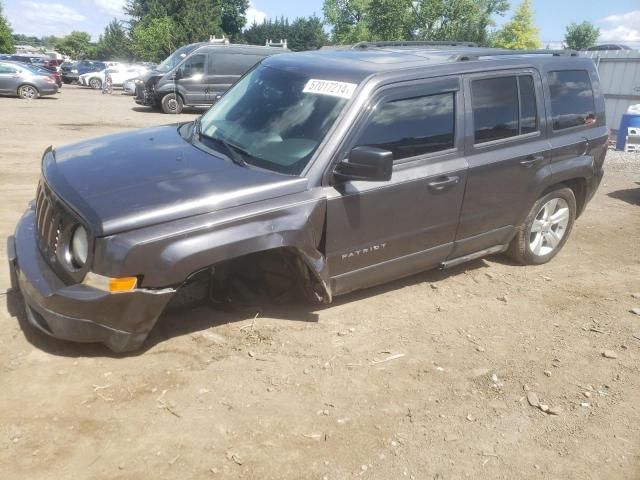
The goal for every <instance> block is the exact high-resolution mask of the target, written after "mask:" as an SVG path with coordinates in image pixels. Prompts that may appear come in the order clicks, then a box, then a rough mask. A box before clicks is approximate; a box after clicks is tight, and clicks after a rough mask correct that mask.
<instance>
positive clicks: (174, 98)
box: [161, 93, 183, 114]
mask: <svg viewBox="0 0 640 480" xmlns="http://www.w3.org/2000/svg"><path fill="white" fill-rule="evenodd" d="M161 104H162V111H163V112H164V113H173V114H178V113H180V112H182V107H183V103H182V97H181V96H180V95H176V94H175V93H168V94H166V95H165V96H164V97H162V102H161Z"/></svg>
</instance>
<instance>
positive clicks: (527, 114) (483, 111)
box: [471, 75, 538, 144]
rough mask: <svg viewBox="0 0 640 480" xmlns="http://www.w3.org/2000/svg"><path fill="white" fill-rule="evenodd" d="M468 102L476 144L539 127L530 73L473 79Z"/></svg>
mask: <svg viewBox="0 0 640 480" xmlns="http://www.w3.org/2000/svg"><path fill="white" fill-rule="evenodd" d="M471 104H472V108H473V124H474V134H475V143H476V144H478V143H485V142H492V141H494V140H502V139H505V138H511V137H515V136H518V135H523V134H526V133H532V132H535V131H537V130H538V112H537V103H536V91H535V85H534V83H533V77H532V76H531V75H520V76H515V75H514V76H510V77H496V78H485V79H480V80H473V82H472V84H471Z"/></svg>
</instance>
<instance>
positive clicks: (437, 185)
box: [427, 177, 460, 192]
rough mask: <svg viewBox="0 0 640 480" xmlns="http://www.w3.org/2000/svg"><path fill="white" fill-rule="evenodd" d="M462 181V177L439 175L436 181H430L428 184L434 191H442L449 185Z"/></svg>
mask: <svg viewBox="0 0 640 480" xmlns="http://www.w3.org/2000/svg"><path fill="white" fill-rule="evenodd" d="M459 181H460V177H438V179H437V180H436V181H434V182H429V183H428V184H427V185H428V187H429V190H431V191H434V192H441V191H443V190H446V189H447V188H449V187H453V186H454V185H457V184H458V182H459Z"/></svg>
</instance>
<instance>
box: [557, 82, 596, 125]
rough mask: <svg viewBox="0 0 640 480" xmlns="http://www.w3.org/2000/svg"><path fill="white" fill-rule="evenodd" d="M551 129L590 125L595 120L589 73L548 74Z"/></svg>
mask: <svg viewBox="0 0 640 480" xmlns="http://www.w3.org/2000/svg"><path fill="white" fill-rule="evenodd" d="M549 90H550V91H551V114H552V116H553V129H554V130H562V129H565V128H571V127H577V126H580V125H590V124H592V123H594V122H595V120H596V107H595V103H594V99H593V88H592V86H591V79H590V78H589V72H587V71H586V70H564V71H557V72H549Z"/></svg>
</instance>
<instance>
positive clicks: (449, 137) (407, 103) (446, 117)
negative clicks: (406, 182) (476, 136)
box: [356, 92, 455, 160]
mask: <svg viewBox="0 0 640 480" xmlns="http://www.w3.org/2000/svg"><path fill="white" fill-rule="evenodd" d="M454 95H455V94H454V93H453V92H447V93H441V94H437V95H427V96H423V97H413V98H406V99H401V100H393V101H389V102H387V103H384V104H382V105H378V106H377V107H376V109H375V112H374V113H373V115H372V117H371V118H370V120H369V123H368V124H367V127H366V128H365V130H364V132H362V134H361V135H360V138H359V139H358V141H357V142H356V146H369V147H377V148H381V149H383V150H389V151H391V152H393V156H394V160H401V159H403V158H409V157H416V156H419V155H425V154H428V153H434V152H440V151H442V150H448V149H450V148H453V146H454V133H455V107H454V104H455V100H454Z"/></svg>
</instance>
